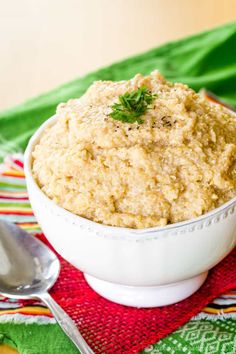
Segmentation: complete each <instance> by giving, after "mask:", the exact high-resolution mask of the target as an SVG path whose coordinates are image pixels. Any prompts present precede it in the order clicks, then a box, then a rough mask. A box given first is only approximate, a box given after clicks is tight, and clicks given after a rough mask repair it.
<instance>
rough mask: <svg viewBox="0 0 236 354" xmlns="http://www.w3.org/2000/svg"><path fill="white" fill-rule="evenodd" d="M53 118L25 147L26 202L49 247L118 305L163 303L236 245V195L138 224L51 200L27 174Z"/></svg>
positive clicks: (199, 280)
mask: <svg viewBox="0 0 236 354" xmlns="http://www.w3.org/2000/svg"><path fill="white" fill-rule="evenodd" d="M56 119H57V117H56V116H53V117H52V118H50V119H49V120H47V121H46V122H45V123H44V124H43V125H42V126H41V127H40V128H39V129H38V130H37V131H36V133H35V134H34V135H33V136H32V138H31V140H30V142H29V144H28V147H27V149H26V152H25V175H26V182H27V188H28V192H29V198H30V202H31V204H32V208H33V211H34V213H35V215H36V218H37V220H38V222H39V224H40V226H41V228H42V230H43V232H44V234H45V235H46V237H47V238H48V240H49V241H50V243H51V244H52V245H53V247H54V248H55V249H56V250H57V252H58V253H59V254H61V256H62V257H63V258H65V259H66V260H67V261H68V262H70V263H71V264H72V265H73V266H75V267H76V268H78V269H80V270H81V271H82V272H83V273H84V275H85V278H86V280H87V282H88V283H89V285H90V286H91V287H92V288H93V289H94V290H95V291H97V292H98V293H99V294H100V295H102V296H104V297H105V298H107V299H109V300H111V301H114V302H117V303H120V304H124V305H129V306H135V307H154V306H163V305H168V304H172V303H175V302H178V301H180V300H182V299H184V298H186V297H188V296H190V295H191V294H192V293H194V292H195V291H196V290H197V289H198V288H199V287H200V286H201V285H202V284H203V282H204V281H205V279H206V277H207V273H208V271H209V270H210V269H211V268H212V267H214V266H215V265H216V264H217V263H219V262H220V261H221V260H222V259H223V258H224V257H225V256H227V254H228V253H229V252H230V251H231V250H232V249H233V248H234V246H235V244H236V198H234V199H232V200H230V201H229V202H227V203H225V204H224V205H222V206H221V207H220V208H217V209H215V210H213V211H211V212H209V213H207V214H205V215H203V216H201V217H198V218H196V219H192V220H188V221H184V222H179V223H176V224H172V225H167V226H165V227H152V228H147V229H138V230H136V229H129V228H122V227H111V226H105V225H102V224H99V223H96V222H93V221H90V220H88V219H85V218H83V217H80V216H78V215H75V214H73V213H71V212H69V211H67V210H65V209H63V208H61V207H60V206H58V205H56V204H55V203H54V202H53V201H52V200H50V199H49V198H48V197H47V196H46V195H45V194H44V193H43V192H42V190H41V189H40V188H39V186H38V185H37V183H36V181H35V180H34V178H33V176H32V170H31V166H32V150H33V149H34V146H35V145H36V144H37V143H38V141H39V139H40V136H41V134H42V132H43V131H44V129H45V128H47V127H49V126H50V125H52V124H54V123H55V120H56ZM193 203H194V201H193Z"/></svg>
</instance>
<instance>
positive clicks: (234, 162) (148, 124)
mask: <svg viewBox="0 0 236 354" xmlns="http://www.w3.org/2000/svg"><path fill="white" fill-rule="evenodd" d="M143 85H144V86H146V87H147V88H148V89H149V90H150V91H151V92H152V93H153V94H157V97H156V98H155V100H154V102H153V103H152V106H151V108H150V109H149V110H148V111H147V112H146V113H145V114H144V115H143V116H142V119H143V121H144V123H143V124H138V123H133V124H130V123H123V122H120V121H117V120H114V119H113V118H111V117H110V116H109V113H110V112H111V106H112V104H114V103H115V102H117V101H118V97H119V95H123V94H124V93H126V92H132V91H133V90H137V89H138V88H139V87H141V86H143ZM57 116H58V119H57V121H56V123H55V124H54V125H53V126H52V127H50V128H48V129H47V130H45V132H44V133H43V135H42V137H41V139H40V141H39V143H38V144H37V145H36V146H35V149H34V152H33V166H32V168H33V174H34V177H35V179H36V181H37V183H38V185H39V186H40V187H41V189H42V190H43V192H44V193H45V194H46V195H47V196H48V197H49V198H51V199H52V200H54V201H55V202H56V203H57V204H58V205H60V206H62V207H63V208H65V209H67V210H69V211H71V212H72V213H75V214H78V215H80V216H82V217H85V218H88V219H90V220H93V221H96V222H99V223H103V224H105V225H113V226H122V227H130V228H145V227H152V226H163V225H166V224H168V223H176V222H178V221H182V220H187V219H192V218H195V217H197V216H200V215H202V214H204V213H206V212H207V211H209V210H212V209H214V208H216V207H218V206H220V205H221V204H223V203H224V202H226V201H228V200H229V199H231V198H232V197H234V196H235V195H236V119H235V117H234V116H233V114H232V115H231V114H230V112H229V111H227V110H226V109H224V108H222V107H220V106H216V105H214V106H213V105H211V104H209V102H207V101H206V100H205V99H204V98H202V97H200V96H199V95H198V94H196V93H195V92H194V91H193V90H191V89H190V88H188V87H187V86H185V85H183V84H180V83H176V84H172V83H170V82H167V81H166V80H165V79H164V78H163V77H162V76H161V75H160V74H159V73H158V72H157V71H154V72H153V73H151V75H150V76H146V77H143V76H142V75H140V74H138V75H136V76H135V77H134V78H133V79H131V80H129V81H120V82H111V81H98V82H95V83H94V84H93V85H92V86H91V87H90V88H89V89H88V90H87V92H86V93H85V95H84V96H83V97H81V98H80V99H73V100H70V101H69V102H68V103H65V104H64V103H63V104H60V105H59V106H58V109H57Z"/></svg>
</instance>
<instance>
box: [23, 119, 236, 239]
mask: <svg viewBox="0 0 236 354" xmlns="http://www.w3.org/2000/svg"><path fill="white" fill-rule="evenodd" d="M57 118H58V116H57V115H56V114H55V115H53V116H52V117H50V118H48V119H47V120H46V121H45V122H44V123H43V124H41V125H40V127H39V128H38V129H37V130H36V131H35V133H34V134H33V135H32V137H31V138H30V140H29V142H28V145H27V147H26V150H25V153H24V171H25V176H26V182H29V183H31V184H32V185H33V186H34V188H35V189H36V190H37V192H38V193H39V194H40V196H41V197H43V198H44V200H45V201H46V202H47V203H49V205H51V206H52V207H54V208H56V209H57V210H58V211H60V212H63V213H64V214H65V215H66V216H67V217H68V218H71V220H72V219H73V223H76V224H77V223H78V224H80V225H81V223H83V224H87V225H88V226H89V225H90V226H91V227H95V226H96V228H100V229H106V230H110V231H116V232H117V231H121V232H123V233H129V234H134V235H139V236H142V235H143V236H145V235H146V234H152V233H155V234H157V233H163V232H165V231H173V230H178V229H180V228H182V227H188V226H192V225H195V224H197V223H199V222H203V221H205V220H207V219H208V218H210V217H216V216H217V215H219V214H221V213H223V212H224V211H225V210H226V209H228V208H230V207H231V206H233V205H234V204H236V196H235V197H234V198H232V199H230V200H229V201H228V202H226V203H224V204H222V205H221V206H219V207H218V208H215V209H213V210H211V211H209V212H207V213H205V214H203V215H201V216H198V217H196V218H193V219H189V220H184V221H180V222H177V223H173V224H168V225H165V226H153V227H149V228H142V229H133V228H128V227H120V226H110V225H104V224H101V223H98V222H96V221H92V220H89V219H87V218H84V217H82V216H79V215H77V214H74V213H72V212H70V211H68V210H66V209H64V208H63V207H61V206H59V205H58V204H56V203H55V202H54V201H53V200H51V199H50V198H49V197H48V196H47V195H46V194H45V193H44V192H43V191H42V189H41V188H40V187H39V186H38V184H37V182H36V181H35V179H34V177H33V174H32V168H31V162H32V151H33V148H34V146H35V145H36V144H37V142H38V140H39V139H40V136H41V134H42V133H43V131H44V129H45V128H46V127H50V126H52V125H53V124H54V122H55V121H56V120H57Z"/></svg>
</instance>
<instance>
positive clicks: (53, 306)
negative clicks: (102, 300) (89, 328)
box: [37, 293, 94, 354]
mask: <svg viewBox="0 0 236 354" xmlns="http://www.w3.org/2000/svg"><path fill="white" fill-rule="evenodd" d="M37 296H38V298H39V299H40V300H42V301H43V302H44V303H45V305H47V307H48V308H49V309H50V311H51V312H52V314H53V315H54V317H55V319H56V321H57V322H58V324H59V326H60V327H61V329H62V330H63V331H64V332H65V334H66V335H67V336H68V337H69V338H70V339H71V340H72V342H73V343H74V344H75V346H76V347H77V348H78V349H79V350H80V353H81V354H94V352H93V351H92V349H90V347H89V346H88V344H87V343H86V342H85V340H84V338H83V337H82V335H81V334H80V332H79V330H78V328H77V327H76V325H75V323H74V321H73V320H72V319H71V318H70V317H69V316H68V315H67V313H66V312H65V311H64V310H63V309H62V308H61V307H60V306H59V305H58V304H57V303H56V301H55V300H53V298H52V297H51V296H50V295H49V293H43V294H40V295H39V294H38V295H37Z"/></svg>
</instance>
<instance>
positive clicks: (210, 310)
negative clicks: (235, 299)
mask: <svg viewBox="0 0 236 354" xmlns="http://www.w3.org/2000/svg"><path fill="white" fill-rule="evenodd" d="M203 311H204V312H207V313H212V314H220V313H229V312H236V307H235V306H233V307H227V308H224V309H223V308H220V309H214V308H212V307H205V308H204V309H203Z"/></svg>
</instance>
